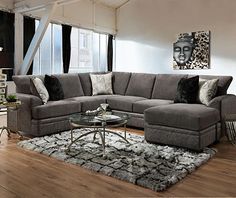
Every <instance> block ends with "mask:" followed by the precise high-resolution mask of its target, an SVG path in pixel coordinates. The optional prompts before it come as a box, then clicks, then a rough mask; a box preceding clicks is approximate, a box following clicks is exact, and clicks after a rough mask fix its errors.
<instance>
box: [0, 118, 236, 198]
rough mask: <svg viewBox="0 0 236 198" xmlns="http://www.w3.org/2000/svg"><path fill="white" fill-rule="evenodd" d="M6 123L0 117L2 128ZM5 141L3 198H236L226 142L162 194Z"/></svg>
mask: <svg viewBox="0 0 236 198" xmlns="http://www.w3.org/2000/svg"><path fill="white" fill-rule="evenodd" d="M5 119H6V118H5V117H4V116H1V118H0V124H1V125H2V124H4V123H5V122H6V120H5ZM129 131H131V132H134V133H138V134H143V131H141V130H135V129H129ZM1 140H2V143H1V144H0V198H13V197H14V198H16V197H17V198H19V197H22V198H23V197H24V198H25V197H26V198H28V197H29V198H31V197H33V198H37V197H46V198H49V197H50V198H52V197H55V198H64V197H65V198H73V197H76V198H78V197H82V198H84V197H111V198H113V197H183V196H184V197H219V196H220V197H236V147H234V146H232V145H231V144H229V143H228V142H227V141H226V140H222V141H221V142H220V143H219V144H217V145H214V148H217V149H218V153H217V154H216V156H215V157H214V158H212V159H211V160H210V161H209V162H208V163H207V164H205V165H203V166H201V167H200V168H199V169H198V170H197V171H195V172H194V173H192V174H191V175H189V176H187V177H186V178H185V179H183V180H182V181H180V182H179V183H177V184H176V185H174V186H172V187H170V188H169V189H168V190H166V191H165V192H158V193H156V192H153V191H151V190H148V189H145V188H142V187H139V186H136V185H133V184H130V183H127V182H123V181H120V180H117V179H114V178H111V177H108V176H104V175H101V174H97V173H94V172H91V171H88V170H86V169H83V168H80V167H79V166H75V165H71V164H67V163H64V162H61V161H58V160H56V159H53V158H49V157H47V156H44V155H41V154H38V153H34V152H31V151H26V150H23V149H21V148H19V147H17V145H16V143H17V142H18V141H19V139H18V138H17V136H16V135H13V137H12V138H11V139H9V140H8V138H7V135H6V134H4V135H3V136H2V137H1Z"/></svg>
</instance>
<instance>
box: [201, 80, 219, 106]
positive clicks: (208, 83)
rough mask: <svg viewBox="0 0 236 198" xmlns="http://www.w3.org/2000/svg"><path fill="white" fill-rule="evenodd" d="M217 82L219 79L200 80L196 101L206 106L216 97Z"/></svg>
mask: <svg viewBox="0 0 236 198" xmlns="http://www.w3.org/2000/svg"><path fill="white" fill-rule="evenodd" d="M218 82H219V79H212V80H206V79H201V78H200V79H199V92H198V97H197V101H198V102H200V103H202V104H205V105H208V104H209V102H210V101H211V100H212V99H213V98H214V97H215V95H216V92H217V86H218Z"/></svg>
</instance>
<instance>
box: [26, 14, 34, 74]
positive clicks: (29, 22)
mask: <svg viewBox="0 0 236 198" xmlns="http://www.w3.org/2000/svg"><path fill="white" fill-rule="evenodd" d="M34 34H35V19H34V18H31V17H27V16H24V57H25V55H26V53H27V50H28V48H29V46H30V43H31V41H32V39H33V37H34ZM33 64H34V63H33V62H32V63H31V65H30V68H29V70H28V72H27V75H32V73H33Z"/></svg>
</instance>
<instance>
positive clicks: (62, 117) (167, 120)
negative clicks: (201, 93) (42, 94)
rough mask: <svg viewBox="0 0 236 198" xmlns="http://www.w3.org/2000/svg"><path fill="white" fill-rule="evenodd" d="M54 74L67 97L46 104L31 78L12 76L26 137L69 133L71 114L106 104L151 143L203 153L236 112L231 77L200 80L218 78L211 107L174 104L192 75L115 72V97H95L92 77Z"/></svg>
mask: <svg viewBox="0 0 236 198" xmlns="http://www.w3.org/2000/svg"><path fill="white" fill-rule="evenodd" d="M55 76H56V77H57V78H58V80H59V81H60V83H61V85H62V88H63V91H64V99H63V100H59V101H49V102H48V103H47V104H45V105H43V103H42V101H41V99H40V98H39V97H38V96H37V95H36V94H35V93H34V91H33V90H32V85H31V84H30V78H31V77H32V76H14V77H13V80H14V82H15V84H16V91H17V95H18V98H19V99H20V100H21V101H22V106H21V107H20V110H19V122H18V126H17V127H18V129H20V130H21V131H23V132H24V133H26V134H30V135H33V136H43V135H47V134H52V133H57V132H61V131H65V130H68V129H69V122H68V116H69V115H71V114H73V113H78V112H85V111H86V110H91V109H96V108H97V107H98V106H99V105H100V104H101V103H108V104H109V106H110V108H111V109H112V111H114V112H122V113H127V114H129V115H130V116H131V118H130V119H129V122H128V125H129V126H133V127H139V128H144V131H145V138H146V140H147V141H149V142H153V143H161V144H168V145H174V146H181V147H185V148H189V149H194V150H201V149H203V148H204V147H205V146H208V145H210V144H212V143H214V142H215V141H218V140H219V139H220V137H221V136H222V134H223V132H224V130H225V126H224V122H223V120H224V116H225V115H226V114H228V113H236V109H235V108H236V96H234V95H227V94H226V93H227V89H228V87H229V85H230V83H231V81H232V77H231V76H200V77H201V78H205V79H215V78H218V79H219V83H218V92H217V96H216V97H215V98H214V99H213V100H212V101H211V102H210V103H209V105H208V106H206V105H203V104H179V103H178V104H176V103H175V104H173V103H174V101H173V100H174V97H175V95H176V90H177V85H178V82H179V80H180V79H181V78H183V77H185V78H186V77H190V75H189V76H188V75H182V74H145V73H129V72H113V73H112V86H113V87H112V88H113V95H96V96H92V83H91V80H90V74H89V73H82V74H80V73H79V74H61V75H55ZM38 77H39V78H41V79H42V80H43V79H44V76H38ZM234 105H235V106H234ZM8 126H9V127H10V128H11V129H12V130H16V128H17V127H16V122H15V116H14V112H11V113H9V114H8Z"/></svg>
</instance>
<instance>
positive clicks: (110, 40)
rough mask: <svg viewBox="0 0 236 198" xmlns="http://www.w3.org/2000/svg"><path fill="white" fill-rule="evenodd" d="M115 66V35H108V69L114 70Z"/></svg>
mask: <svg viewBox="0 0 236 198" xmlns="http://www.w3.org/2000/svg"><path fill="white" fill-rule="evenodd" d="M112 67H113V35H111V34H109V35H108V45H107V70H108V71H112Z"/></svg>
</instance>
